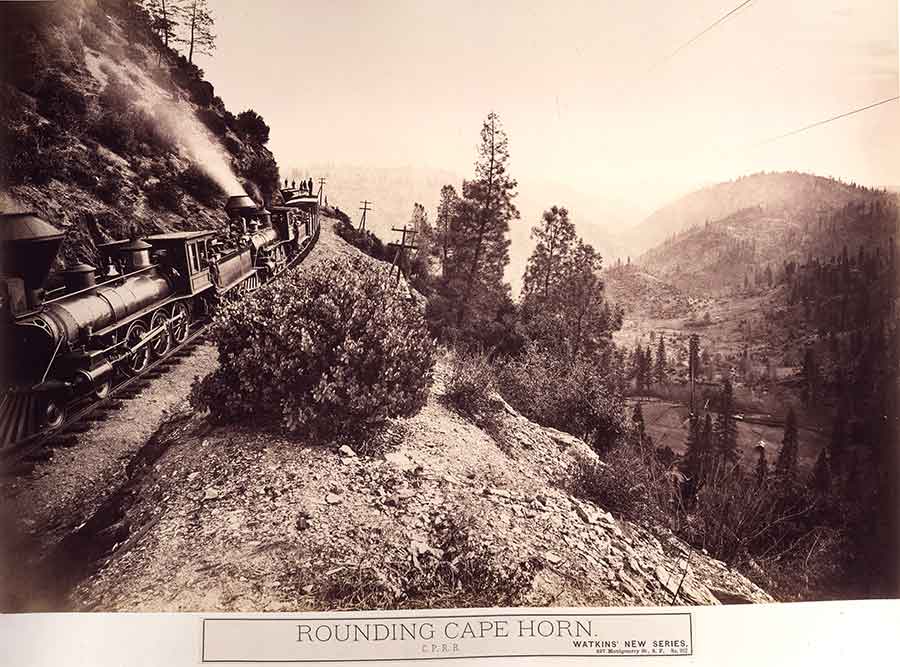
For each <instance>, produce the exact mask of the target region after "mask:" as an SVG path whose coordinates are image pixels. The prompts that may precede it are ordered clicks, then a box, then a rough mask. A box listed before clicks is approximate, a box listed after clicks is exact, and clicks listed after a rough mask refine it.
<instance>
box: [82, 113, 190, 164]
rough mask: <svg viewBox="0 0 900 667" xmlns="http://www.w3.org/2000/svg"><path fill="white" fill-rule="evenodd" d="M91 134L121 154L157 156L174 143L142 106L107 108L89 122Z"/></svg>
mask: <svg viewBox="0 0 900 667" xmlns="http://www.w3.org/2000/svg"><path fill="white" fill-rule="evenodd" d="M91 134H92V135H93V137H94V138H95V139H97V141H99V142H100V143H101V144H103V145H104V146H106V147H107V148H109V149H110V150H113V151H115V152H116V153H118V154H119V155H122V156H125V157H128V156H132V155H134V154H135V153H141V154H143V155H146V156H148V157H158V156H161V155H165V154H166V153H168V152H171V151H172V150H173V148H174V145H175V144H174V140H173V138H172V137H171V136H170V135H169V134H168V133H167V132H166V131H164V130H163V129H162V128H161V127H160V126H159V124H158V123H157V122H156V121H155V120H153V118H151V117H150V115H149V114H147V113H146V112H145V111H144V110H142V109H130V110H122V109H121V108H113V109H107V110H105V111H103V112H101V113H100V115H99V116H98V117H97V119H96V120H95V121H94V122H93V124H92V126H91Z"/></svg>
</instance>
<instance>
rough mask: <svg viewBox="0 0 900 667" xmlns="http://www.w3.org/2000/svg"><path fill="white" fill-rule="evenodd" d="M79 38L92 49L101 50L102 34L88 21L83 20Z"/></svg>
mask: <svg viewBox="0 0 900 667" xmlns="http://www.w3.org/2000/svg"><path fill="white" fill-rule="evenodd" d="M81 40H82V41H83V42H84V45H85V46H86V47H88V48H89V49H93V50H94V51H102V50H103V42H104V39H103V35H102V34H101V32H100V31H99V30H97V28H96V26H95V25H94V24H93V23H92V22H90V21H85V22H84V25H83V27H82V28H81Z"/></svg>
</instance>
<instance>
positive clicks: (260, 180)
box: [241, 151, 280, 196]
mask: <svg viewBox="0 0 900 667" xmlns="http://www.w3.org/2000/svg"><path fill="white" fill-rule="evenodd" d="M241 175H242V176H245V177H246V178H249V179H250V180H252V181H253V182H254V183H256V185H258V186H259V189H260V191H261V192H262V193H263V194H264V195H266V196H268V195H271V194H272V193H273V192H275V191H276V190H278V183H279V181H280V178H279V175H278V164H277V163H276V162H275V158H274V157H272V155H271V153H268V152H265V151H264V152H263V153H262V154H261V155H254V156H253V157H252V158H251V159H250V161H249V162H248V163H247V165H246V167H245V168H244V169H243V170H242V171H241Z"/></svg>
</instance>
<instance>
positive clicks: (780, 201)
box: [636, 172, 898, 296]
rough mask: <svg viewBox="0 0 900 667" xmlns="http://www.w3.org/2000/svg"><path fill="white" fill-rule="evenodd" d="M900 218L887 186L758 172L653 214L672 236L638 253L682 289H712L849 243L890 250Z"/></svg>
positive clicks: (650, 228) (647, 266) (755, 279)
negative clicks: (870, 187) (880, 186)
mask: <svg viewBox="0 0 900 667" xmlns="http://www.w3.org/2000/svg"><path fill="white" fill-rule="evenodd" d="M730 209H734V210H730ZM723 212H725V213H724V214H723ZM897 218H898V196H897V195H896V194H894V193H890V192H887V191H885V190H874V189H869V188H864V187H861V186H858V185H855V184H847V183H843V182H841V181H836V180H834V179H830V178H823V177H819V176H813V175H811V174H799V173H796V172H787V173H775V174H754V175H752V176H748V177H746V178H743V179H738V180H737V181H731V182H728V183H721V184H718V185H715V186H711V187H710V188H705V189H704V190H700V191H698V192H695V193H692V194H690V195H687V196H686V197H683V198H681V199H680V200H678V201H677V202H674V203H673V204H671V205H669V206H666V207H664V208H663V209H660V211H658V212H657V213H655V214H653V215H652V216H650V218H648V219H647V221H645V222H644V223H642V225H641V227H644V228H645V231H647V233H648V234H651V233H652V234H655V235H656V236H659V235H660V234H662V233H663V232H664V231H665V233H666V236H665V237H664V239H663V241H662V242H660V243H658V244H657V245H656V246H655V247H652V248H651V249H649V250H647V251H646V252H645V253H644V254H643V255H641V256H640V257H638V258H637V260H636V261H637V264H638V265H639V266H640V267H641V269H642V270H643V271H646V272H648V273H650V274H652V275H654V276H656V277H657V278H659V279H661V280H663V281H666V282H668V283H671V284H672V285H674V286H676V287H677V288H678V289H680V290H683V291H685V292H687V293H693V294H700V295H704V296H711V295H713V294H717V293H723V292H727V291H729V290H733V289H735V288H741V287H742V286H744V285H747V286H755V285H756V284H758V283H759V282H760V281H762V280H765V281H766V282H768V274H767V271H768V272H774V273H777V271H779V270H780V269H781V267H782V266H783V264H784V263H785V262H789V261H794V262H796V263H797V264H802V263H804V262H805V261H807V259H808V258H810V257H819V258H825V259H826V260H827V258H829V257H830V256H834V255H838V254H840V253H842V252H843V249H844V246H847V247H848V248H849V251H850V252H855V251H856V250H857V248H858V247H859V246H860V245H863V246H866V247H867V248H869V249H871V250H872V251H873V252H875V251H877V249H878V248H880V247H883V248H884V249H885V250H886V249H887V244H888V243H889V242H890V239H891V237H895V236H896V230H897Z"/></svg>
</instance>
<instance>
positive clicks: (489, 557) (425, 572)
mask: <svg viewBox="0 0 900 667" xmlns="http://www.w3.org/2000/svg"><path fill="white" fill-rule="evenodd" d="M436 532H437V535H435V536H434V540H435V542H434V544H435V546H434V547H433V548H426V549H424V550H419V551H417V552H415V553H414V555H413V558H410V557H409V555H410V552H409V551H405V550H404V551H402V552H401V553H400V554H397V553H396V552H394V553H389V554H388V556H387V562H385V561H384V560H379V561H376V560H375V559H372V558H371V557H367V556H366V555H361V557H360V558H359V559H358V560H357V561H355V562H358V566H357V567H355V568H353V570H352V571H350V570H346V569H344V568H336V569H333V570H331V571H330V572H329V573H328V574H326V575H325V577H324V581H323V585H322V586H321V587H320V588H319V590H318V591H317V593H316V595H317V597H318V598H319V599H320V600H322V601H323V602H324V603H326V605H327V606H328V607H331V608H338V609H397V608H404V607H407V608H410V607H411V608H421V607H439V608H447V607H451V608H452V607H487V606H491V605H502V606H514V605H516V604H521V603H522V601H523V598H524V597H525V595H527V593H528V592H529V591H530V590H531V588H532V586H533V583H534V579H535V576H536V575H537V573H538V572H539V570H540V569H541V568H542V564H541V561H540V560H539V559H537V558H529V559H526V560H522V561H519V560H515V559H514V558H512V557H510V556H507V555H506V554H503V553H500V554H497V553H494V552H493V551H492V550H491V549H490V548H489V547H488V546H487V545H485V544H484V543H481V542H479V541H478V540H477V539H476V538H475V537H474V536H475V535H476V534H477V531H475V530H473V528H472V521H471V519H467V520H466V519H464V520H463V521H460V520H459V519H456V518H449V519H448V520H446V521H444V522H443V523H442V525H441V526H440V528H439V529H438V530H437V531H436ZM323 557H324V559H325V560H326V562H331V561H343V560H346V554H345V553H339V552H335V551H334V548H333V547H326V551H325V554H324V555H323Z"/></svg>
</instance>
